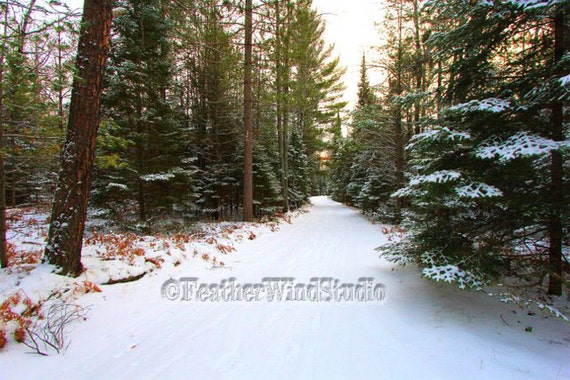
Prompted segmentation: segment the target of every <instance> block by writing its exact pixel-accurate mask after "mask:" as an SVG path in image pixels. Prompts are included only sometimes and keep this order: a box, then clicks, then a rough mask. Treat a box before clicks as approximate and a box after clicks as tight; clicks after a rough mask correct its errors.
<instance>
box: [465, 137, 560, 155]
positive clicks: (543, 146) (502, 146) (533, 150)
mask: <svg viewBox="0 0 570 380" xmlns="http://www.w3.org/2000/svg"><path fill="white" fill-rule="evenodd" d="M568 146H569V142H568V141H562V142H557V141H553V140H550V139H546V138H544V137H541V136H538V135H535V134H531V133H528V132H519V133H517V134H516V135H514V136H511V137H509V138H508V139H507V140H505V141H504V142H500V141H493V142H488V143H486V144H484V145H483V146H481V147H479V148H478V149H477V150H476V152H475V155H476V156H477V157H479V158H483V159H490V158H498V160H499V161H500V162H508V161H511V160H513V159H516V158H519V157H530V156H539V155H544V154H548V153H550V152H551V151H553V150H557V149H560V148H564V147H568Z"/></svg>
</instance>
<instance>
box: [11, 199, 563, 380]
mask: <svg viewBox="0 0 570 380" xmlns="http://www.w3.org/2000/svg"><path fill="white" fill-rule="evenodd" d="M312 202H313V204H314V206H313V207H312V209H311V212H309V213H304V214H301V215H299V216H298V217H296V218H293V219H292V220H291V221H290V222H291V223H285V222H284V223H281V224H280V226H279V231H276V232H270V231H269V230H270V229H269V228H264V227H263V226H252V227H251V228H252V229H251V231H253V232H254V233H258V232H259V234H258V236H257V237H256V238H254V239H250V238H243V239H242V240H240V241H237V240H239V239H236V238H235V236H237V234H238V233H237V232H234V233H233V234H231V236H230V234H228V236H227V237H226V238H224V237H223V236H221V235H223V234H224V232H223V231H225V230H224V229H223V228H221V227H216V226H213V225H212V227H211V230H210V233H208V234H206V235H204V236H203V240H197V241H196V242H194V243H192V244H201V246H203V247H206V246H212V244H207V243H206V242H205V239H206V238H214V239H218V242H220V241H222V240H223V239H226V240H223V241H224V242H227V241H229V240H232V239H233V241H234V243H235V245H234V247H235V248H236V251H235V252H230V253H227V254H226V255H220V257H223V259H224V261H225V266H223V267H220V266H217V267H216V266H214V265H211V262H210V263H208V264H207V265H206V263H205V262H204V261H203V260H200V259H199V258H197V257H193V256H192V255H191V254H190V255H187V256H186V257H184V255H183V253H184V252H178V251H176V249H175V248H173V246H171V247H170V248H166V247H158V246H155V247H151V246H150V244H151V243H153V242H154V243H155V244H159V243H157V242H156V241H151V240H147V238H145V239H143V241H138V240H137V241H136V242H135V243H133V244H136V245H137V246H139V245H140V246H141V247H145V249H147V250H149V251H151V252H145V255H154V254H160V253H161V252H162V256H161V257H164V258H167V257H170V256H168V255H167V254H166V251H167V250H170V254H171V255H172V256H178V259H180V261H179V262H178V263H177V264H175V262H174V261H168V260H165V262H164V263H163V265H162V267H161V268H160V269H157V270H154V271H152V272H150V273H148V274H147V275H146V276H145V277H143V278H142V279H140V280H139V281H135V282H129V283H123V284H115V285H108V286H100V287H101V289H102V292H101V293H88V294H86V295H84V296H83V297H82V298H80V299H79V301H80V302H81V304H82V305H86V306H87V305H90V312H89V314H88V315H87V320H86V321H85V322H81V323H77V324H76V325H75V326H74V329H73V331H71V332H70V335H69V342H70V343H71V344H70V346H69V348H68V350H67V351H66V352H65V354H63V355H56V354H53V355H50V356H47V357H38V356H36V355H29V354H26V353H25V352H26V351H28V350H27V349H26V347H24V346H22V345H18V344H16V343H14V342H10V343H9V344H8V345H7V346H6V347H5V348H4V349H3V351H2V352H0V358H1V359H0V378H2V379H22V378H42V379H62V378H72V379H75V378H81V379H109V378H137V379H155V378H188V377H191V378H197V379H276V378H279V379H311V378H318V379H327V378H336V379H365V378H390V379H412V378H421V379H426V378H434V379H459V378H460V379H471V378H472V379H478V378H505V379H512V378H525V379H555V378H560V379H562V378H568V377H570V361H569V360H568V358H569V356H570V329H569V327H568V324H567V323H565V322H563V321H562V320H560V319H556V318H552V317H551V318H547V317H546V316H543V315H534V316H529V315H527V314H526V313H525V312H524V310H523V309H521V308H519V306H518V305H512V304H503V303H501V302H499V300H498V299H497V298H495V297H489V296H488V295H486V294H483V293H481V292H462V291H459V290H458V289H456V288H453V287H449V286H445V285H444V284H440V283H433V282H428V281H426V280H425V279H422V278H421V273H420V272H419V271H418V269H417V268H416V267H414V266H413V265H409V266H406V267H404V268H399V267H396V266H395V265H394V264H391V263H388V262H387V261H384V260H381V259H379V258H378V254H377V252H376V251H375V248H376V247H378V246H379V245H382V244H384V243H386V242H387V241H388V240H389V239H390V238H389V235H388V234H386V233H384V234H383V230H387V226H383V225H374V224H371V223H370V222H369V221H367V220H366V219H365V218H364V217H363V216H362V215H360V214H359V213H358V211H357V210H354V209H352V208H348V207H345V206H342V205H340V204H338V203H335V202H333V201H331V200H329V199H328V198H326V197H316V198H312ZM247 230H248V229H247V227H244V228H243V229H242V230H240V231H247ZM271 230H275V228H271ZM239 234H242V235H243V236H244V237H245V236H247V233H244V232H239ZM165 241H166V240H165ZM161 244H162V243H161ZM210 248H211V247H210ZM92 249H94V248H92ZM212 252H213V251H212ZM89 257H92V256H89ZM89 265H90V264H89V263H87V264H86V266H88V267H89ZM13 276H14V274H11V275H10V274H7V273H1V275H0V285H2V284H6V283H8V282H10V283H11V284H13V283H12V280H13ZM22 276H23V275H22ZM268 277H279V278H292V279H293V280H292V281H293V282H294V283H297V284H307V283H310V281H311V279H313V278H332V279H338V280H339V281H340V282H342V283H354V284H356V283H358V281H359V279H362V278H364V279H372V280H370V281H372V282H373V283H377V284H382V285H383V289H384V292H385V298H384V299H382V300H381V301H380V302H376V301H372V302H358V301H354V300H353V301H342V302H307V301H290V302H286V301H282V302H268V301H267V300H265V299H262V300H261V301H252V302H245V301H241V302H240V301H234V302H211V301H209V302H200V301H197V300H189V301H182V300H178V301H170V300H168V299H166V298H164V297H162V296H161V289H162V288H163V285H164V283H165V282H166V281H171V280H172V279H174V280H176V281H180V280H181V279H183V278H196V279H197V281H198V282H199V283H204V284H220V283H221V281H223V280H228V279H230V278H234V279H235V283H236V284H242V285H244V284H259V283H262V282H263V281H262V280H263V279H265V278H268ZM79 280H84V278H80V279H79ZM72 281H76V280H75V279H68V278H65V277H61V276H55V275H53V274H51V273H50V272H49V268H48V267H47V266H44V265H40V266H39V267H38V268H37V269H36V270H34V271H32V272H31V273H30V274H29V275H28V276H24V277H23V278H20V279H19V280H18V284H17V285H15V286H16V288H18V289H23V290H26V291H28V290H30V289H39V288H41V287H44V288H46V289H49V288H50V287H53V286H54V285H55V283H56V282H60V283H67V282H72ZM366 281H368V280H366ZM12 286H14V285H12ZM2 289H3V290H2V292H4V291H6V290H7V289H6V288H2ZM0 294H3V293H0ZM30 296H31V295H30ZM529 327H531V328H530V330H531V331H532V332H527V331H529ZM525 330H526V331H525Z"/></svg>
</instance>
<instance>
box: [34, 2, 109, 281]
mask: <svg viewBox="0 0 570 380" xmlns="http://www.w3.org/2000/svg"><path fill="white" fill-rule="evenodd" d="M112 10H113V0H85V3H84V6H83V19H82V23H81V32H80V37H79V46H78V50H77V60H76V69H77V77H76V78H75V79H74V80H73V89H72V93H71V106H70V110H69V121H68V124H67V137H66V141H65V145H64V147H63V152H62V157H61V161H62V162H61V170H60V173H59V178H58V185H57V190H56V193H55V199H54V203H53V208H52V214H51V223H50V226H49V233H48V242H47V245H46V249H45V256H46V259H47V261H48V262H49V263H50V264H52V265H55V266H56V267H57V271H58V273H59V274H67V275H72V276H76V275H79V274H80V273H81V271H82V264H81V249H82V246H83V231H84V228H85V220H86V217H87V203H88V198H89V188H90V186H91V178H92V172H93V161H94V158H95V143H96V139H97V130H98V128H99V123H100V113H99V111H100V105H101V92H102V89H103V71H104V68H105V64H106V60H107V56H108V53H109V34H110V30H111V21H112V17H113V13H112Z"/></svg>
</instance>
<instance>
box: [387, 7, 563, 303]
mask: <svg viewBox="0 0 570 380" xmlns="http://www.w3.org/2000/svg"><path fill="white" fill-rule="evenodd" d="M550 7H553V8H552V9H550ZM558 7H559V5H548V4H547V3H541V4H540V5H537V6H534V7H531V6H529V5H528V4H527V3H525V2H511V3H508V4H507V3H493V4H491V3H487V2H477V3H475V4H471V5H468V4H465V3H463V2H452V4H448V3H447V2H445V4H443V2H433V3H432V4H431V8H430V9H429V11H430V12H431V13H432V14H434V15H437V16H438V17H439V18H436V19H435V20H434V24H445V23H446V19H447V20H448V17H450V13H448V12H449V11H450V9H453V10H454V11H453V12H452V13H451V14H452V15H453V17H454V18H455V19H460V20H463V21H464V23H462V24H460V25H458V26H457V27H455V28H451V29H450V30H448V31H447V32H442V31H440V32H439V33H437V34H435V35H434V36H433V37H432V38H431V40H430V41H428V43H429V45H430V47H431V49H433V50H434V51H436V52H437V54H438V55H439V56H440V59H442V62H445V65H446V70H447V71H446V73H445V81H442V83H445V84H446V89H445V91H443V93H444V94H445V99H443V103H445V104H451V105H452V106H451V107H448V108H446V109H444V110H442V111H440V114H439V117H437V118H435V119H434V120H433V121H432V123H433V124H432V125H433V127H432V128H431V129H430V130H428V131H426V132H424V133H422V134H420V135H417V136H415V137H414V138H413V139H412V141H411V144H410V146H409V149H410V151H411V154H412V158H413V160H412V163H413V164H414V166H413V168H414V172H412V173H411V175H412V176H411V180H410V181H409V183H408V186H407V187H406V188H404V189H402V190H400V191H398V192H397V193H396V196H398V197H404V198H407V199H409V201H410V202H411V210H412V211H413V214H412V220H411V222H412V234H411V235H410V238H409V239H408V240H407V241H405V242H403V243H402V244H400V245H399V246H397V247H396V248H394V250H393V251H392V253H391V254H394V253H395V255H394V256H392V257H393V258H394V259H395V260H404V261H407V260H413V261H416V262H418V263H419V264H420V265H421V266H422V267H424V275H425V276H427V277H428V278H431V279H435V280H445V281H448V282H456V283H458V284H459V285H460V286H461V287H466V286H475V287H477V286H480V285H481V284H482V283H484V282H485V281H487V280H489V279H492V278H495V277H499V278H500V277H501V276H504V275H505V274H507V273H511V274H519V275H524V276H525V277H530V278H535V279H536V278H538V279H541V278H542V277H543V276H544V275H545V274H547V273H549V272H550V279H551V281H552V279H553V278H558V279H560V277H561V275H560V274H557V273H556V270H558V269H554V268H555V267H557V265H556V264H554V265H552V264H551V265H550V266H549V265H548V263H545V262H544V260H543V258H542V255H543V252H542V249H541V248H540V246H541V245H542V244H543V243H542V242H544V241H545V240H546V239H547V238H548V235H550V239H551V241H552V233H553V228H554V229H556V230H557V231H559V225H558V223H552V218H554V219H555V220H556V219H557V218H562V219H563V218H564V217H566V216H567V215H568V211H569V210H568V208H567V207H565V206H562V207H561V206H560V205H567V204H568V202H567V200H566V201H562V199H563V198H564V196H563V195H561V194H560V193H559V192H557V191H556V190H554V191H552V189H553V188H554V189H556V188H558V189H560V188H561V186H563V182H562V179H563V178H564V174H563V173H562V172H560V174H559V175H558V177H557V176H556V175H549V174H548V173H549V171H550V170H549V166H550V169H552V168H553V167H554V166H557V164H555V165H554V166H553V165H552V164H551V163H549V161H548V156H549V155H552V156H553V157H556V156H558V157H560V158H562V157H564V154H565V153H564V150H563V147H564V144H565V143H564V141H562V140H561V139H560V135H559V136H558V138H555V137H554V135H553V134H552V130H553V128H552V127H553V125H556V123H553V119H551V118H550V117H548V113H549V112H545V111H547V110H551V109H552V105H553V100H554V99H558V100H559V101H561V102H562V103H565V102H568V90H567V88H565V87H564V83H563V82H564V81H563V80H562V79H561V78H563V77H564V75H567V69H566V71H564V70H562V71H558V69H557V67H560V66H558V65H557V64H553V63H552V62H553V60H552V58H551V57H552V45H551V44H549V43H548V41H549V39H551V37H550V35H551V30H555V29H556V28H551V27H549V26H548V25H547V24H545V23H543V22H541V20H543V19H544V17H546V16H547V15H548V14H549V12H550V11H553V12H554V14H557V12H558V11H559V9H560V8H558ZM447 23H448V22H447ZM530 31H532V32H530ZM563 57H564V55H559V58H558V59H559V62H560V61H563V60H564V58H563ZM566 67H568V66H567V65H566ZM554 119H556V118H554ZM554 129H556V128H554ZM558 130H559V129H558ZM554 161H557V160H556V159H554ZM557 167H558V168H560V166H557ZM562 170H563V169H562ZM554 171H556V170H554ZM556 178H559V179H560V180H558V179H556ZM553 181H555V182H556V181H557V182H558V184H557V185H555V186H551V183H552V182H553ZM549 194H551V195H552V196H549ZM553 199H556V200H555V201H553ZM560 220H561V219H560ZM553 225H557V226H556V227H554V226H553ZM549 228H550V231H549ZM546 231H548V232H549V233H548V234H546V235H545V232H546ZM555 234H557V232H555ZM554 240H556V237H555V239H554ZM555 245H556V244H555ZM525 247H528V248H525ZM532 247H534V248H532ZM550 249H551V252H552V250H554V251H557V250H558V247H555V248H554V249H553V248H552V246H551V248H550ZM554 256H556V257H557V255H556V254H554ZM552 257H553V256H552V254H551V258H552ZM553 261H556V259H555V260H553ZM553 271H554V273H553ZM558 273H560V272H558ZM555 288H557V289H556V291H554V292H553V291H552V289H551V290H550V291H551V292H553V293H556V292H557V290H558V289H559V288H558V287H556V286H555Z"/></svg>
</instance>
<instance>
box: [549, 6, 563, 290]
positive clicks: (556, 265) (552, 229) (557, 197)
mask: <svg viewBox="0 0 570 380" xmlns="http://www.w3.org/2000/svg"><path fill="white" fill-rule="evenodd" d="M564 25H565V15H564V10H563V9H562V7H561V9H560V10H558V12H557V13H556V15H555V16H554V64H555V65H557V64H559V62H560V60H561V59H562V56H563V55H564V53H565V52H564V50H565V49H564V38H565V36H564ZM562 74H566V73H562ZM551 134H552V139H553V140H554V141H562V140H564V133H563V109H562V102H561V101H559V100H555V101H554V102H553V103H552V131H551ZM562 172H563V163H562V154H561V152H560V151H553V152H552V156H551V170H550V174H551V183H550V188H551V199H552V210H551V214H550V220H549V223H548V229H549V235H550V248H549V262H550V276H549V284H548V293H549V294H553V295H561V294H562V220H561V215H562V201H563V186H564V184H563V178H562Z"/></svg>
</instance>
